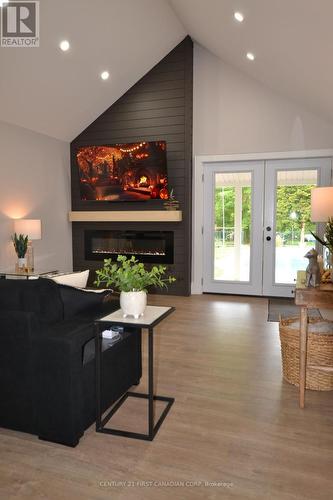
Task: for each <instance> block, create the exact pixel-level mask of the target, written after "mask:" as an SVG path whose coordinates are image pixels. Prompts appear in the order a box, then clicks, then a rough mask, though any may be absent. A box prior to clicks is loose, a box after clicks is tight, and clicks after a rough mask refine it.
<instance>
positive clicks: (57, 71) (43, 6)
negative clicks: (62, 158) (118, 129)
mask: <svg viewBox="0 0 333 500" xmlns="http://www.w3.org/2000/svg"><path fill="white" fill-rule="evenodd" d="M185 36H186V33H185V31H184V29H183V27H182V25H181V23H180V22H179V21H178V19H177V17H176V15H175V14H174V12H173V11H172V9H171V7H170V5H169V4H168V2H166V1H165V0H93V1H92V0H40V39H41V40H40V47H39V48H3V47H1V48H0V120H2V121H6V122H9V123H13V124H16V125H19V126H22V127H26V128H29V129H31V130H34V131H36V132H41V133H43V134H46V135H50V136H52V137H56V138H58V139H62V140H67V141H70V140H72V139H74V138H75V137H76V136H77V135H78V134H79V133H80V132H81V131H82V130H83V129H84V128H85V127H86V126H87V125H89V124H90V123H91V122H92V121H93V120H95V119H96V118H97V117H98V116H99V115H100V114H101V113H102V112H103V111H105V109H107V108H108V107H109V106H110V105H111V104H112V103H113V102H114V101H116V100H117V99H118V98H119V97H120V96H121V95H122V94H123V93H124V92H126V90H128V89H129V88H130V87H131V86H132V85H133V84H134V83H135V82H137V81H138V80H139V79H140V78H141V77H142V76H143V75H144V74H145V73H146V72H147V71H149V70H150V69H151V68H152V67H153V66H154V65H155V64H156V63H158V62H159V61H160V60H161V59H162V58H163V57H164V56H165V55H166V54H167V53H168V52H169V51H170V50H172V49H173V48H174V47H175V46H176V45H177V44H178V43H179V42H180V41H181V40H182V39H183V38H184V37H185ZM63 39H68V40H69V41H70V42H71V50H70V51H68V52H66V53H64V52H62V51H60V50H59V49H58V45H59V42H60V41H61V40H63ZM105 69H107V70H109V72H110V79H109V80H108V81H102V80H101V79H100V77H99V74H100V73H101V72H102V71H103V70H105Z"/></svg>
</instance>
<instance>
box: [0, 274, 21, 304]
mask: <svg viewBox="0 0 333 500" xmlns="http://www.w3.org/2000/svg"><path fill="white" fill-rule="evenodd" d="M25 281H26V280H24V282H25ZM20 283H22V280H0V310H1V311H21V310H22V286H21V285H20Z"/></svg>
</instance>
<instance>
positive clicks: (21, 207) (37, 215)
mask: <svg viewBox="0 0 333 500" xmlns="http://www.w3.org/2000/svg"><path fill="white" fill-rule="evenodd" d="M69 210H70V159H69V144H68V143H66V142H63V141H59V140H56V139H52V138H50V137H47V136H45V135H41V134H38V133H35V132H31V131H29V130H26V129H24V128H20V127H16V126H14V125H9V124H7V123H4V122H0V271H2V270H9V269H12V268H14V266H15V262H16V255H15V252H14V250H13V245H12V243H11V241H10V236H11V234H12V233H13V223H12V219H13V218H27V219H29V218H32V219H41V221H42V239H41V240H40V241H35V242H33V245H34V249H35V267H36V268H37V269H40V270H44V269H45V270H49V269H59V270H64V271H65V270H71V269H72V242H71V225H70V223H69V222H68V211H69Z"/></svg>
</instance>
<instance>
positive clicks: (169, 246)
mask: <svg viewBox="0 0 333 500" xmlns="http://www.w3.org/2000/svg"><path fill="white" fill-rule="evenodd" d="M173 236H174V235H173V232H172V231H106V230H93V231H90V230H87V231H85V232H84V241H85V258H86V259H87V260H104V259H109V258H112V259H114V260H115V258H116V257H117V255H128V256H131V255H134V256H135V257H136V258H137V259H138V260H139V261H140V262H147V263H148V262H152V263H161V264H173V239H174V238H173Z"/></svg>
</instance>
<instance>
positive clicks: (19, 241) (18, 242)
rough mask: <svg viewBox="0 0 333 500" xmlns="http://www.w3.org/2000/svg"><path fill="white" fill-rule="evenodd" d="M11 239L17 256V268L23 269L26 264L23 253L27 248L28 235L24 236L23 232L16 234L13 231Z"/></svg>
mask: <svg viewBox="0 0 333 500" xmlns="http://www.w3.org/2000/svg"><path fill="white" fill-rule="evenodd" d="M12 241H13V244H14V248H15V252H16V255H17V258H18V269H19V270H21V271H24V270H25V268H26V264H27V262H26V258H25V254H26V253H27V249H28V236H24V235H23V234H19V235H17V234H16V233H14V236H12Z"/></svg>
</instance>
